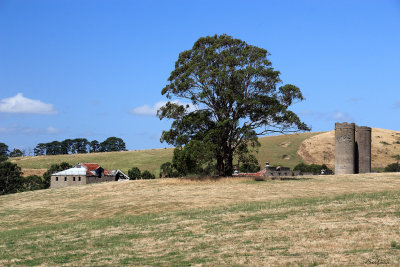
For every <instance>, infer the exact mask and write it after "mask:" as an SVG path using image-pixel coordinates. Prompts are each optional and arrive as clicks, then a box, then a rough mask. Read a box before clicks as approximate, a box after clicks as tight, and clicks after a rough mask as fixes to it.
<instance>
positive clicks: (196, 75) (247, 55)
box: [158, 35, 309, 176]
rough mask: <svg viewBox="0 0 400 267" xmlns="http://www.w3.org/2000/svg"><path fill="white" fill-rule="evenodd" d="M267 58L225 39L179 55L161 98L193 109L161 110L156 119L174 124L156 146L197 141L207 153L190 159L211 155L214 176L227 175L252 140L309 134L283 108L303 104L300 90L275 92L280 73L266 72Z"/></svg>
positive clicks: (200, 42)
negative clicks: (261, 136) (301, 132)
mask: <svg viewBox="0 0 400 267" xmlns="http://www.w3.org/2000/svg"><path fill="white" fill-rule="evenodd" d="M268 55H269V54H268V52H267V51H266V50H265V49H262V48H258V47H255V46H252V45H248V44H247V43H245V42H243V41H241V40H239V39H233V38H232V37H231V36H227V35H220V36H218V35H215V36H207V37H203V38H200V39H199V40H197V41H196V43H195V44H194V45H193V48H192V49H191V50H187V51H184V52H182V53H180V54H179V58H178V60H177V62H176V63H175V70H173V71H172V72H171V75H170V77H169V79H168V81H169V84H168V85H167V86H165V87H164V88H163V90H162V94H163V95H166V96H167V97H168V98H169V99H171V98H172V97H177V98H181V99H187V100H189V101H191V102H192V104H193V105H195V106H196V109H193V108H191V107H190V106H189V105H180V104H178V103H176V102H168V103H167V104H166V105H164V106H163V107H161V109H160V110H159V111H158V116H159V118H160V119H163V118H168V119H173V120H174V121H173V123H172V125H171V129H170V130H169V131H164V132H163V134H162V137H161V141H165V142H167V143H169V144H172V145H174V146H176V147H184V146H186V145H188V144H191V142H193V141H196V142H197V143H198V144H200V147H204V148H207V150H205V149H203V150H201V151H199V152H203V153H197V152H196V154H195V155H194V156H193V157H194V158H195V159H198V157H200V158H202V157H204V156H205V155H207V156H211V159H212V160H216V163H217V169H218V173H219V175H221V176H227V175H231V174H232V171H233V168H232V161H233V157H234V155H235V153H236V152H237V150H238V148H239V147H241V146H248V145H250V146H251V145H252V144H254V143H255V142H256V141H257V135H259V134H266V133H271V132H281V133H283V132H291V131H293V132H294V131H299V130H309V127H308V126H307V125H306V124H304V123H303V122H301V121H300V119H299V117H298V116H297V115H296V114H295V113H293V112H292V111H290V110H289V109H288V108H289V106H290V105H292V104H293V103H294V102H296V101H301V100H303V96H302V94H301V92H300V89H299V88H297V87H296V86H294V85H289V84H288V85H284V86H281V87H279V88H278V87H277V85H278V84H280V83H281V80H280V78H279V74H280V73H279V71H276V70H274V69H273V68H272V67H271V65H272V64H271V62H270V61H269V60H268V58H267V56H268ZM196 146H197V144H196ZM191 152H192V153H194V152H195V151H191ZM204 152H205V153H204ZM192 153H189V154H192ZM185 157H186V158H188V157H187V156H186V155H185ZM209 159H210V158H209ZM189 160H192V158H189ZM186 167H189V169H190V168H191V167H192V166H186ZM189 169H185V168H182V171H184V172H190V170H189ZM179 171H181V170H179Z"/></svg>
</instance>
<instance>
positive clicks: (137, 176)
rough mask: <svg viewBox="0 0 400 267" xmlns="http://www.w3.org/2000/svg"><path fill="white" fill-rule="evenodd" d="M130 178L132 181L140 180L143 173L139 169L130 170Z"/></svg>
mask: <svg viewBox="0 0 400 267" xmlns="http://www.w3.org/2000/svg"><path fill="white" fill-rule="evenodd" d="M128 176H129V179H130V180H138V179H140V177H141V173H140V170H139V168H138V167H132V169H130V170H129V171H128Z"/></svg>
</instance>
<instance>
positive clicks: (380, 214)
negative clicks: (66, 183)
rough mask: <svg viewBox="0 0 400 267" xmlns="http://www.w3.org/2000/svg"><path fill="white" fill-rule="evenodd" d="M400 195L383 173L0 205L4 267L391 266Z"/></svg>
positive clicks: (100, 191)
mask: <svg viewBox="0 0 400 267" xmlns="http://www.w3.org/2000/svg"><path fill="white" fill-rule="evenodd" d="M399 192H400V173H384V174H366V175H365V174H364V175H341V176H313V177H309V179H301V180H285V181H284V180H282V181H281V180H274V181H272V180H270V181H265V182H255V181H254V180H253V179H251V178H225V179H219V180H204V181H191V180H181V179H160V180H139V181H127V182H111V183H102V184H92V185H84V186H76V187H68V188H59V189H48V190H41V191H34V192H24V193H19V194H13V195H7V196H1V197H0V215H1V218H2V219H1V221H0V237H1V238H3V239H2V240H1V241H0V265H15V264H19V265H46V266H49V265H73V266H81V265H86V266H87V265H108V266H111V265H112V266H116V265H124V264H125V265H137V266H154V265H162V266H184V265H185V266H187V265H205V266H232V265H235V266H238V265H245V266H248V265H250V266H266V265H274V266H286V265H305V266H309V265H328V266H343V265H345V266H349V265H350V266H361V265H369V264H386V265H392V266H393V265H398V264H400V253H398V252H399V250H398V249H399V248H400V247H398V245H397V244H398V243H396V241H397V242H400V230H399V227H398V226H399V217H400V208H399V207H400V205H399V203H400V197H399ZM346 194H347V195H346Z"/></svg>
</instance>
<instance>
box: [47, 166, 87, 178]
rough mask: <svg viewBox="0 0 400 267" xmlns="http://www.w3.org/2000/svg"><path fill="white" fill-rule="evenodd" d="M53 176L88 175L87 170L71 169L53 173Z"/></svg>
mask: <svg viewBox="0 0 400 267" xmlns="http://www.w3.org/2000/svg"><path fill="white" fill-rule="evenodd" d="M52 175H60V176H62V175H86V169H85V168H75V167H74V168H70V169H67V170H64V171H61V172H56V173H53V174H52Z"/></svg>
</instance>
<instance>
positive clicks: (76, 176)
mask: <svg viewBox="0 0 400 267" xmlns="http://www.w3.org/2000/svg"><path fill="white" fill-rule="evenodd" d="M122 180H129V177H128V175H126V174H125V173H123V172H122V171H121V170H106V169H104V168H102V167H101V166H100V165H99V164H96V163H78V164H77V165H75V166H74V167H72V168H70V169H67V170H64V171H61V172H57V173H53V174H52V175H51V180H50V188H59V187H66V186H73V185H82V184H92V183H102V182H112V181H122Z"/></svg>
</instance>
